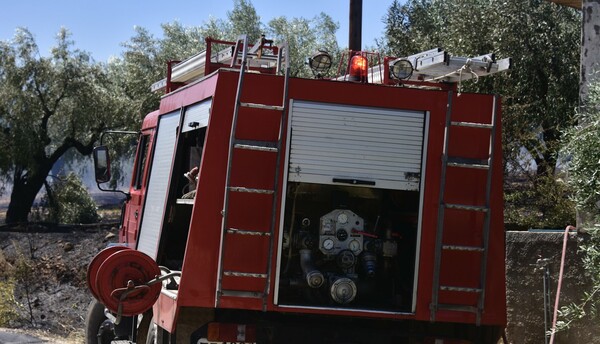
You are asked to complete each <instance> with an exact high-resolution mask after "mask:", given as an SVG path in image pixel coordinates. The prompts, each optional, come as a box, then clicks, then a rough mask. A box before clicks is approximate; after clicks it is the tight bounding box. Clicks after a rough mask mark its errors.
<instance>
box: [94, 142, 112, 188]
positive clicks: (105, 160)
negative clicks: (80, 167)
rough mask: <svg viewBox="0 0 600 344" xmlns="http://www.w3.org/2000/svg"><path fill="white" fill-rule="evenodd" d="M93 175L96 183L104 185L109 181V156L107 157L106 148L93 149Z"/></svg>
mask: <svg viewBox="0 0 600 344" xmlns="http://www.w3.org/2000/svg"><path fill="white" fill-rule="evenodd" d="M93 155H94V174H95V176H96V183H98V184H100V183H106V182H108V181H110V156H109V155H108V147H106V146H98V147H94V152H93Z"/></svg>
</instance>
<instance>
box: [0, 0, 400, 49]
mask: <svg viewBox="0 0 600 344" xmlns="http://www.w3.org/2000/svg"><path fill="white" fill-rule="evenodd" d="M250 2H251V3H252V4H253V6H254V7H255V8H256V11H257V13H258V15H260V17H261V21H262V22H263V23H267V22H268V21H269V20H270V19H272V18H274V17H277V16H286V17H288V18H292V17H304V18H312V17H314V16H315V15H317V14H318V13H320V12H325V13H326V14H328V15H330V16H331V17H332V18H333V19H334V20H335V21H336V22H338V24H339V25H340V28H339V30H338V34H337V37H338V42H339V44H340V46H343V47H345V46H347V45H348V6H349V1H348V0H335V1H334V0H301V1H285V0H279V1H276V0H250ZM392 2H393V0H364V1H363V25H362V26H363V38H362V44H363V47H365V46H374V44H375V43H374V40H375V38H379V37H382V36H383V30H384V24H383V17H384V15H385V13H386V12H387V9H388V8H389V6H390V5H391V3H392ZM232 8H233V0H220V1H219V0H216V1H206V0H204V1H202V0H196V1H193V0H182V1H178V0H174V1H164V0H163V1H157V0H120V1H116V0H100V1H98V0H95V1H91V0H52V1H46V0H17V1H7V2H5V3H4V4H3V5H2V12H1V14H0V40H9V39H11V38H12V37H13V36H14V33H15V29H16V28H17V27H26V28H28V29H29V30H30V31H31V32H32V33H33V35H34V36H35V38H36V42H37V43H38V45H39V47H40V52H41V53H42V54H43V55H46V54H47V52H48V51H49V50H50V48H51V47H52V46H53V45H54V43H55V36H56V33H57V32H58V31H59V29H60V28H61V27H66V28H67V29H69V30H70V31H71V33H72V36H71V37H72V39H73V40H74V41H75V47H76V48H79V49H81V50H85V51H88V52H90V53H91V54H92V57H93V58H94V59H95V60H96V61H106V60H107V59H108V58H109V57H110V56H111V55H119V53H120V52H121V46H120V43H122V42H124V41H127V40H128V39H129V38H130V37H132V36H133V34H134V26H136V25H137V26H142V27H145V28H147V29H149V30H150V32H152V33H153V34H154V35H156V36H160V34H161V32H162V31H161V28H160V24H161V23H169V22H173V21H175V20H177V21H179V22H181V23H182V24H183V25H185V26H195V25H201V24H202V23H204V22H205V21H207V20H208V18H209V16H214V17H216V18H223V19H224V18H226V15H227V11H230V10H231V9H232Z"/></svg>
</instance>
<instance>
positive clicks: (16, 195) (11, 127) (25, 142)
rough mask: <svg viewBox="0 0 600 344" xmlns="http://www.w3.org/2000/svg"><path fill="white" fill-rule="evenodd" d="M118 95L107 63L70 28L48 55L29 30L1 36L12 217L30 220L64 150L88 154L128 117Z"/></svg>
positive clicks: (0, 127) (1, 169) (0, 100)
mask: <svg viewBox="0 0 600 344" xmlns="http://www.w3.org/2000/svg"><path fill="white" fill-rule="evenodd" d="M121 98H122V97H121V95H120V92H118V91H117V89H116V88H115V87H113V86H112V85H111V80H110V79H109V78H108V77H107V74H106V73H105V71H104V67H103V66H102V65H101V64H98V63H95V62H94V61H93V60H92V59H91V57H90V56H89V54H87V53H86V52H83V51H80V50H77V49H73V42H72V41H71V40H70V39H69V33H68V32H67V30H65V29H61V30H60V32H59V33H58V35H57V42H56V46H55V47H54V48H53V49H52V51H51V54H50V55H49V56H48V57H43V56H41V55H40V53H39V50H38V46H37V44H36V42H35V39H34V37H33V35H32V34H31V33H30V32H29V31H28V30H26V29H19V30H18V31H17V33H16V35H15V36H14V38H13V39H12V40H10V41H3V42H0V142H1V143H2V144H3V147H2V153H0V154H1V155H2V156H1V157H2V159H1V161H2V162H1V163H0V174H1V175H2V176H3V177H4V179H5V180H6V181H8V182H9V183H11V184H12V191H11V195H10V196H11V197H10V203H9V206H8V210H7V213H6V222H7V223H17V222H25V221H27V217H28V214H29V211H30V209H31V207H32V205H33V203H34V200H35V197H36V195H37V194H38V192H39V191H40V189H41V188H42V186H43V185H44V182H45V181H46V178H47V176H48V174H49V172H50V171H51V169H52V167H53V166H54V164H55V163H56V162H57V161H58V160H59V159H60V158H61V157H62V156H63V155H65V153H67V152H68V151H69V150H71V149H75V150H77V151H78V152H79V153H80V154H84V155H85V154H90V153H91V151H92V148H93V145H94V143H95V142H96V141H97V140H98V137H99V135H100V133H101V132H102V131H103V130H105V129H108V128H111V127H121V126H122V125H123V123H124V122H128V117H127V115H126V114H127V113H128V112H129V109H128V108H127V106H126V105H123V104H125V103H123V102H122V101H121Z"/></svg>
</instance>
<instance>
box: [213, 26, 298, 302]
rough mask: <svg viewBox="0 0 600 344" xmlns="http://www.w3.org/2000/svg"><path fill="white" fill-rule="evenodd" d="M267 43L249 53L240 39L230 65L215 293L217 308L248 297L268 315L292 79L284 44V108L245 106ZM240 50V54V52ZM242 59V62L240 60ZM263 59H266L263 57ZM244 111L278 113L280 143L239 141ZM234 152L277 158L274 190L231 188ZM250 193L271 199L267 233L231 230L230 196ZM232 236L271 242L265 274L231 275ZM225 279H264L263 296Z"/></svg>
mask: <svg viewBox="0 0 600 344" xmlns="http://www.w3.org/2000/svg"><path fill="white" fill-rule="evenodd" d="M265 42H267V43H268V44H270V43H271V42H270V41H266V40H265V39H264V37H262V38H261V41H260V47H259V48H258V49H257V45H259V44H257V45H255V46H254V47H253V48H252V49H251V50H250V51H249V50H248V39H247V36H246V35H242V36H240V37H238V39H237V41H236V45H235V51H234V54H233V56H234V58H233V59H232V61H231V67H235V66H239V67H240V72H239V79H238V85H237V91H236V97H235V106H234V111H233V119H232V123H231V134H230V140H229V154H228V157H227V174H226V179H225V197H224V201H223V211H222V215H223V221H222V233H221V249H220V252H219V253H220V254H219V256H220V258H219V260H220V262H219V271H218V280H217V290H216V300H215V304H216V306H217V307H218V306H219V304H220V302H221V298H222V297H223V296H233V297H245V298H262V303H263V310H264V311H266V307H267V298H268V295H269V291H270V288H271V285H270V281H271V272H272V258H273V251H274V232H275V227H276V221H277V214H276V209H277V199H278V196H279V195H278V190H277V185H278V183H279V172H280V163H281V158H282V154H283V149H282V148H283V147H282V140H283V134H284V130H285V125H286V124H287V98H288V82H289V76H290V66H289V54H288V46H287V44H286V43H284V44H283V45H282V46H281V47H280V48H279V50H278V52H277V74H280V73H281V72H282V70H281V65H282V60H283V59H284V58H285V70H284V71H283V73H284V84H283V95H282V105H267V104H257V103H249V102H242V100H241V96H242V89H243V85H244V76H245V74H246V69H248V68H249V60H250V59H252V58H256V56H258V58H261V49H262V45H263V43H265ZM240 49H241V51H240ZM240 55H241V59H240V58H238V57H239V56H240ZM263 57H264V56H263ZM243 108H253V109H260V110H262V111H278V112H280V113H281V117H280V122H279V133H278V139H277V141H275V142H269V141H249V140H240V139H238V138H236V128H237V122H238V117H239V114H240V110H241V109H243ZM234 150H253V151H262V152H268V153H272V154H276V155H277V157H276V162H275V177H274V180H273V184H272V185H273V187H272V188H271V189H255V188H248V187H245V186H240V185H231V172H232V162H233V159H234ZM240 192H242V193H248V194H253V195H265V194H267V195H271V197H272V204H271V219H270V225H269V229H268V231H257V230H248V229H238V228H231V227H230V226H229V222H230V221H229V220H230V218H229V215H230V214H229V211H230V196H231V194H232V193H240ZM231 236H257V237H261V238H264V239H265V240H268V247H269V252H268V255H267V261H266V262H265V270H264V271H254V272H241V271H231V270H228V269H226V268H224V266H223V263H224V259H223V258H224V252H225V250H227V244H226V243H227V241H228V238H229V237H231ZM226 276H231V277H245V278H252V279H263V280H264V289H263V291H262V292H251V291H240V290H228V289H224V288H223V278H224V277H226Z"/></svg>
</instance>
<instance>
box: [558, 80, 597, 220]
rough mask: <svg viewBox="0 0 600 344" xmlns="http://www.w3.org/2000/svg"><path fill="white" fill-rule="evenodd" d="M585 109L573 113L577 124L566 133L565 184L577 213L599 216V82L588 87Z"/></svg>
mask: <svg viewBox="0 0 600 344" xmlns="http://www.w3.org/2000/svg"><path fill="white" fill-rule="evenodd" d="M586 104H588V106H587V107H586V108H585V109H583V111H580V112H579V113H578V114H577V121H578V124H577V125H576V126H575V127H573V128H570V129H569V130H567V131H566V137H567V141H568V142H567V144H566V151H567V153H568V154H569V156H570V157H571V161H570V162H569V183H570V184H571V186H572V187H573V190H575V193H574V195H573V197H574V200H575V202H576V203H577V207H578V209H579V210H580V211H584V212H588V213H590V214H592V215H594V216H595V217H598V216H599V215H600V212H599V210H600V209H599V208H598V204H600V149H599V148H598V147H600V82H596V83H595V84H592V85H591V86H590V88H589V93H588V99H587V100H586Z"/></svg>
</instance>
